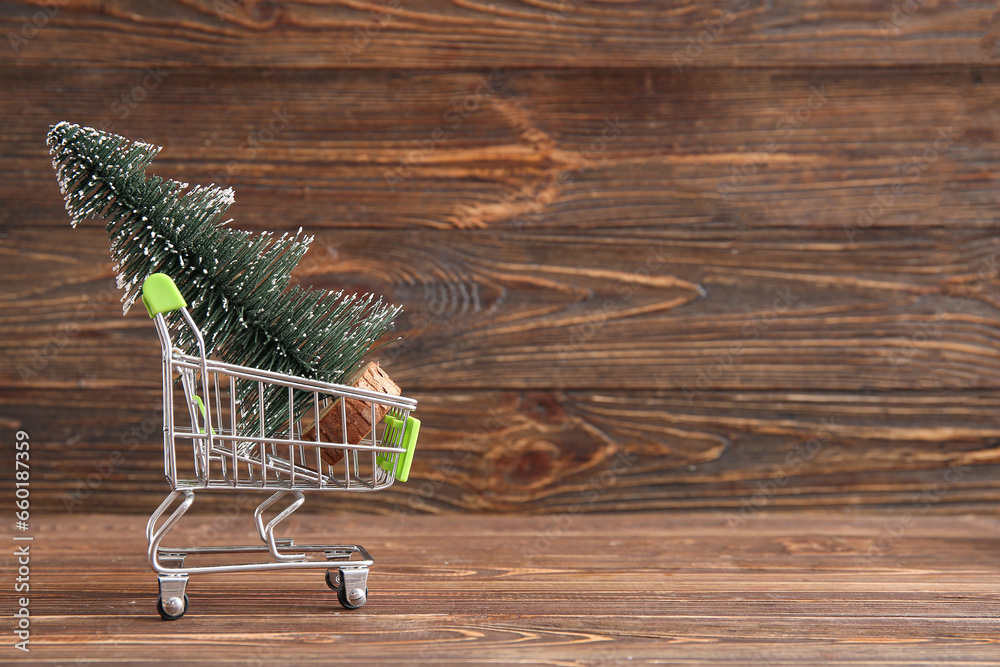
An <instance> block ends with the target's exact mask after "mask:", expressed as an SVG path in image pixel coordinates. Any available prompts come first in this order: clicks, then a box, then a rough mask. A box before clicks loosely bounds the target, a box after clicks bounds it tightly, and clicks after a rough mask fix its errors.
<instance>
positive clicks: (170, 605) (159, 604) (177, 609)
mask: <svg viewBox="0 0 1000 667" xmlns="http://www.w3.org/2000/svg"><path fill="white" fill-rule="evenodd" d="M187 610H188V596H187V593H185V594H184V600H183V602H182V601H181V599H180V598H167V601H166V602H164V601H163V598H162V597H159V598H156V611H158V612H159V613H160V618H162V619H163V620H164V621H176V620H177V619H178V618H180V617H181V616H183V615H184V614H186V613H187Z"/></svg>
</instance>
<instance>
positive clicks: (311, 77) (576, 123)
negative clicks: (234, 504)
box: [0, 0, 1000, 518]
mask: <svg viewBox="0 0 1000 667" xmlns="http://www.w3.org/2000/svg"><path fill="white" fill-rule="evenodd" d="M901 7H902V5H901V4H900V3H896V4H893V3H891V2H877V3H862V2H853V1H852V2H848V1H846V0H845V1H842V2H834V3H825V2H811V1H810V2H795V3H793V2H781V1H777V0H774V1H772V2H758V1H756V0H750V1H748V2H745V1H743V0H740V1H736V0H733V1H732V2H729V3H728V4H727V3H722V2H720V3H716V4H712V3H702V4H698V5H695V3H678V2H652V1H648V2H647V1H644V0H639V1H637V2H627V3H608V2H584V1H583V0H581V1H580V2H571V1H570V0H563V2H562V3H561V4H560V3H559V2H550V3H546V2H539V3H522V2H506V1H499V2H495V3H492V4H488V5H487V4H476V3H464V2H463V3H442V2H429V1H426V2H408V1H404V0H399V2H389V3H383V4H379V3H355V2H331V3H322V2H321V3H301V4H300V3H273V2H272V3H265V2H261V3H237V2H235V1H233V2H230V1H229V0H220V2H216V3H210V2H157V3H139V2H124V1H119V2H102V3H94V2H87V1H84V0H65V1H60V2H56V3H48V4H46V3H24V2H0V34H2V35H4V36H5V39H4V40H3V41H4V43H2V44H0V90H2V91H3V95H2V96H0V119H2V121H3V122H2V123H0V256H2V260H0V281H2V282H0V284H2V285H3V289H2V293H0V359H2V366H0V424H3V426H4V428H5V430H7V431H9V432H13V431H14V430H17V429H24V430H26V431H28V432H29V433H30V434H31V437H32V443H33V450H32V451H33V452H34V453H35V458H34V459H33V465H34V472H33V475H35V476H34V477H33V480H37V481H38V482H39V486H38V487H37V488H36V490H35V494H36V495H35V496H34V502H35V503H36V504H35V507H36V508H37V509H51V510H57V511H61V510H64V509H69V510H72V511H84V510H86V511H120V510H123V509H125V510H143V511H144V510H146V509H149V508H151V507H152V506H153V505H154V504H155V503H156V501H157V499H158V498H159V497H161V496H162V494H163V493H164V492H165V484H164V482H163V479H162V468H161V465H162V458H161V453H160V443H159V442H158V441H157V434H156V431H157V430H158V428H159V425H158V424H156V423H155V422H156V417H157V415H156V413H155V410H156V408H157V407H158V405H159V386H160V385H159V377H158V374H159V364H158V358H159V354H160V352H159V346H158V343H157V341H156V337H155V334H154V332H153V330H152V327H151V326H150V324H149V322H148V320H147V319H146V318H145V317H144V316H142V315H140V314H139V313H137V312H131V313H130V314H129V315H128V316H127V317H124V318H123V317H122V316H121V313H120V307H119V306H118V304H117V298H118V295H117V293H116V292H115V290H114V289H112V287H111V283H110V281H111V279H112V276H113V272H112V270H111V262H110V260H109V255H108V244H107V239H106V236H105V234H104V231H103V225H101V224H100V223H97V222H92V223H89V224H84V225H81V227H80V228H78V229H76V230H73V229H70V227H69V224H68V217H67V216H66V214H65V212H64V210H63V206H62V199H61V197H60V195H59V191H58V187H57V185H56V182H55V175H54V172H53V170H52V167H51V164H50V159H49V157H48V155H47V152H46V148H45V143H44V137H45V133H46V131H47V128H48V127H49V126H50V125H51V124H53V123H55V122H58V121H60V120H69V121H72V122H78V123H82V124H87V125H93V126H98V127H107V128H109V129H111V130H113V131H116V132H119V133H122V134H126V135H127V136H130V137H132V138H134V139H138V138H142V139H145V140H147V141H150V142H153V143H156V144H158V145H161V146H163V147H164V150H163V152H162V153H161V156H160V158H159V159H158V160H157V161H156V162H155V163H154V167H153V171H155V173H158V174H160V175H162V176H168V177H173V178H177V179H180V180H183V181H186V182H190V183H209V182H215V183H219V184H222V185H232V186H233V187H234V188H235V189H236V195H237V203H236V204H235V205H234V206H233V207H232V208H231V209H230V215H231V216H232V217H233V218H234V219H235V222H234V223H233V224H234V225H235V226H237V227H239V228H244V229H253V230H262V229H272V230H277V231H281V230H295V229H298V228H299V227H302V228H303V229H304V230H305V231H306V232H308V233H310V234H315V235H316V237H317V238H316V242H315V243H314V245H313V247H312V249H311V250H310V252H309V254H308V255H307V256H306V257H305V259H304V260H303V261H302V263H301V264H300V267H299V270H298V271H297V273H296V279H297V280H298V281H299V282H301V283H302V284H306V285H309V284H311V285H315V286H317V287H323V288H329V289H341V288H347V289H350V290H371V291H375V292H378V293H380V294H384V295H385V296H386V297H387V298H389V299H390V300H392V301H394V302H397V303H401V304H402V305H403V306H404V308H405V313H404V314H403V316H402V317H401V318H400V320H399V322H398V326H397V331H396V332H395V334H396V335H401V336H403V338H404V342H403V343H399V344H396V345H395V346H393V347H390V348H387V349H386V350H384V351H383V352H382V353H381V354H380V355H379V357H380V359H381V360H382V362H383V365H384V366H385V367H386V368H387V369H388V370H389V372H390V374H391V375H392V377H393V378H394V379H395V380H396V381H397V382H398V383H399V384H400V385H401V386H402V387H403V389H404V392H405V393H407V394H408V395H412V396H414V397H415V398H417V399H419V400H420V401H421V408H420V416H421V417H422V418H423V420H424V430H423V431H422V440H421V449H420V453H419V455H418V457H417V461H416V463H415V467H414V474H413V476H412V480H413V481H411V482H410V483H409V484H406V485H397V486H394V487H393V489H392V490H391V491H390V492H387V493H383V494H376V495H373V496H368V497H364V498H361V499H357V498H349V499H345V498H340V497H335V498H321V497H319V496H316V497H315V498H314V499H313V500H311V503H312V504H313V506H321V507H334V506H335V507H349V508H352V509H365V510H372V511H379V512H389V511H392V509H393V508H398V507H400V506H402V507H409V508H412V509H414V510H415V511H431V512H446V511H454V510H496V511H503V512H552V511H563V510H565V509H566V508H567V507H574V506H577V505H579V504H580V503H583V509H584V510H586V511H591V510H644V509H654V508H657V509H664V508H675V509H680V508H692V507H714V508H722V509H725V510H726V511H727V512H730V513H731V516H734V517H737V518H738V517H739V516H741V514H742V515H745V514H747V513H752V512H754V511H756V510H757V509H759V508H761V507H765V506H766V507H770V508H776V507H788V508H798V507H806V506H818V505H822V506H833V507H839V506H845V505H857V504H862V505H866V506H867V505H871V506H889V505H891V506H910V505H911V504H913V503H921V506H924V504H926V506H927V511H933V512H949V511H968V510H970V509H974V510H977V511H994V510H995V508H996V501H997V496H998V492H1000V483H998V482H997V481H996V473H997V470H998V467H997V466H998V464H1000V425H998V423H997V419H996V415H997V413H998V407H1000V405H998V404H1000V395H998V393H997V389H998V387H1000V355H998V348H997V323H998V313H997V309H998V306H1000V278H998V273H1000V258H998V257H997V250H998V247H1000V237H998V236H997V234H996V232H997V229H998V227H1000V223H998V219H997V210H998V209H997V204H998V200H1000V190H998V188H997V177H996V165H997V162H998V160H1000V141H998V135H997V129H996V128H997V127H998V120H1000V112H998V109H1000V76H998V74H1000V69H998V67H997V62H996V59H995V58H996V55H997V53H996V52H997V50H998V49H1000V45H998V44H997V39H998V37H1000V20H998V19H997V11H996V7H995V5H994V4H993V3H987V2H980V3H976V2H972V3H967V2H963V3H958V2H944V1H942V2H936V3H930V2H929V3H924V4H919V5H918V6H917V8H916V9H915V10H914V11H913V12H911V13H906V11H904V10H903V9H901ZM907 7H910V8H912V6H910V5H907ZM372 12H374V13H372ZM727 12H732V13H727ZM373 22H374V23H373ZM720 26H721V27H720ZM359 31H360V32H359ZM366 31H367V34H366ZM355 39H357V40H358V41H357V42H355ZM11 442H12V438H7V439H6V441H5V442H4V444H3V445H2V447H3V448H4V451H9V450H10V449H11V448H12V445H11ZM2 474H3V476H4V478H5V479H9V477H10V475H11V473H10V471H9V468H8V467H7V466H4V467H3V473H2ZM928 494H930V495H928ZM928 497H930V498H931V499H932V501H933V502H925V501H926V500H927V498H928ZM224 501H225V499H224V498H222V497H218V498H217V502H218V503H223V502H224Z"/></svg>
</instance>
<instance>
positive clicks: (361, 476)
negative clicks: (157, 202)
mask: <svg viewBox="0 0 1000 667" xmlns="http://www.w3.org/2000/svg"><path fill="white" fill-rule="evenodd" d="M143 303H144V304H145V305H146V309H147V312H149V314H150V317H152V318H153V319H154V322H155V325H156V331H157V334H158V335H159V338H160V343H161V345H162V349H163V357H162V360H163V421H164V424H163V435H164V447H163V469H164V474H165V476H166V479H167V482H168V483H169V484H170V489H171V491H170V493H169V494H168V495H167V497H166V498H165V499H164V501H163V502H162V503H161V504H160V506H159V507H158V508H157V509H156V510H155V511H154V512H153V514H152V515H151V516H150V517H149V521H148V522H147V524H146V541H147V543H148V545H149V549H148V556H149V563H150V565H151V566H152V568H153V570H154V571H155V572H156V573H157V576H158V578H159V597H158V599H157V604H156V607H157V611H158V612H159V613H160V616H161V617H162V618H164V619H167V620H174V619H178V618H180V617H181V616H183V615H184V613H185V612H186V611H187V608H188V597H187V595H186V594H185V590H186V587H187V581H188V577H189V575H192V574H202V573H205V574H209V573H225V572H249V571H260V570H275V569H305V568H316V569H326V570H327V572H326V582H327V585H328V586H330V587H331V588H333V589H334V590H336V591H337V598H338V600H339V601H340V603H341V605H343V606H344V607H345V608H347V609H356V608H358V607H360V606H361V605H363V604H365V602H366V601H367V598H368V586H367V583H368V569H369V568H370V567H371V566H372V565H373V563H374V561H373V559H372V557H371V556H370V555H369V553H368V552H367V551H366V550H365V549H364V547H362V546H360V545H356V544H338V545H296V544H295V543H294V542H293V540H292V539H289V538H279V537H276V535H275V529H276V528H277V526H278V525H279V524H280V523H281V522H282V521H284V520H285V519H287V518H288V517H289V516H290V515H291V514H292V513H293V512H294V511H295V510H297V509H298V508H299V507H301V506H302V504H303V503H304V502H305V495H304V492H306V491H330V492H332V491H352V492H370V491H379V490H381V489H385V488H388V487H389V486H391V485H392V484H393V482H394V481H396V479H397V478H398V479H400V481H405V480H406V477H407V475H408V472H409V463H410V460H411V458H412V454H413V448H414V447H415V444H416V436H417V431H418V430H419V425H420V422H419V420H417V419H416V418H415V417H411V416H410V412H411V411H412V410H414V409H416V407H417V402H416V401H415V400H413V399H410V398H406V397H402V396H391V395H389V394H383V393H379V392H374V391H368V390H365V389H358V388H355V387H349V386H345V385H338V384H332V383H326V382H317V381H313V380H307V379H303V378H299V377H295V376H291V375H285V374H282V373H274V372H270V371H265V370H260V369H255V368H248V367H246V366H238V365H234V364H227V363H222V362H219V361H216V360H213V359H209V358H208V356H207V355H206V351H205V350H206V348H205V341H204V338H203V336H202V334H201V331H200V330H199V328H198V326H197V325H196V324H195V322H194V320H193V319H192V317H191V315H190V313H189V312H188V310H187V307H186V306H187V304H186V303H185V302H184V300H183V298H182V297H181V295H180V293H179V292H178V291H177V288H176V287H175V286H174V284H173V282H172V281H171V280H170V279H169V278H168V277H167V276H165V275H163V274H153V275H152V276H150V277H149V278H148V279H147V281H146V283H144V285H143ZM174 311H178V312H179V313H180V320H179V321H180V322H183V323H184V324H185V325H186V327H187V328H188V330H189V331H190V333H191V335H192V337H193V340H194V341H195V342H196V344H197V347H198V351H199V354H198V355H190V354H185V353H184V352H182V351H181V350H179V349H176V348H175V347H174V344H173V339H172V337H171V330H170V326H169V325H168V323H167V320H166V318H165V317H164V315H165V314H168V313H170V312H174ZM177 378H179V380H180V382H179V386H178V383H177V382H176V381H175V379H177ZM175 394H176V396H175ZM285 396H287V413H286V414H287V415H289V416H290V419H286V420H285V424H284V425H283V426H282V427H281V428H279V429H277V432H271V431H273V430H274V429H273V428H270V429H269V428H266V427H265V412H266V409H265V408H266V406H269V405H273V404H274V403H275V401H276V400H280V401H282V405H283V402H284V400H285ZM248 397H253V398H255V399H256V400H252V399H248ZM348 400H351V401H363V402H364V403H365V404H367V405H368V406H369V407H370V409H371V421H370V423H371V424H377V427H376V428H372V430H371V431H370V432H369V433H368V435H367V436H365V437H364V438H363V439H362V440H361V441H359V442H347V441H346V438H347V436H346V435H344V436H342V439H344V440H345V441H344V442H328V441H324V440H323V429H321V428H318V427H315V426H316V425H318V424H319V423H320V415H321V411H323V410H325V409H327V408H328V406H330V405H334V406H335V405H336V403H337V401H339V403H340V413H341V415H340V416H341V428H340V433H341V434H346V433H348V429H347V413H346V404H347V401H348ZM376 406H381V407H380V409H379V410H378V412H385V413H386V417H385V418H384V420H383V421H381V422H379V421H378V420H377V419H376V414H377V412H376ZM333 411H334V414H335V413H336V408H334V409H333ZM310 424H311V425H313V426H314V428H312V429H310V427H309V425H310ZM310 430H311V431H312V432H313V435H311V436H310V438H309V439H304V434H305V433H308V432H309V431H310ZM334 450H336V454H337V456H329V455H330V454H333V453H334ZM324 454H327V455H328V456H324ZM338 457H339V458H338ZM330 459H338V460H337V462H336V463H335V464H331V463H329V462H328V461H329V460H330ZM227 490H228V491H230V492H234V491H239V492H247V491H273V493H272V494H271V495H270V496H269V497H267V498H266V499H265V500H264V501H263V502H261V503H260V504H259V505H258V506H257V508H256V509H255V511H254V514H253V518H254V525H255V526H256V529H257V535H258V537H259V538H260V540H261V543H260V544H256V545H248V546H188V547H166V546H163V545H162V542H163V540H164V538H165V537H166V536H167V534H168V533H169V532H170V530H171V529H173V528H174V527H175V526H176V525H177V523H178V521H180V519H181V517H183V516H184V514H185V513H186V512H187V511H188V509H190V507H191V505H192V504H193V503H194V500H195V495H196V494H197V493H198V492H203V491H227ZM281 501H285V502H281ZM282 505H284V507H283V509H282ZM272 506H274V507H275V508H277V509H280V511H278V512H277V513H276V514H275V515H274V516H273V517H271V518H269V519H267V518H266V515H269V514H270V513H269V510H270V509H271V508H272ZM171 508H173V509H172V511H170V512H169V514H168V510H171ZM164 517H166V518H164ZM241 554H256V555H257V558H261V557H264V556H269V557H270V560H269V561H264V562H261V561H259V560H258V561H251V562H233V561H234V558H233V557H234V556H239V555H241ZM188 557H196V558H199V559H200V558H204V557H215V558H216V559H221V560H222V561H224V562H222V563H220V564H211V565H197V566H191V565H186V564H185V559H187V558H188ZM248 558H249V557H248Z"/></svg>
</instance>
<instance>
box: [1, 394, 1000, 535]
mask: <svg viewBox="0 0 1000 667" xmlns="http://www.w3.org/2000/svg"><path fill="white" fill-rule="evenodd" d="M410 395H412V396H413V397H414V398H416V399H417V400H418V401H419V402H420V405H419V409H418V411H417V415H418V416H419V417H420V418H421V419H422V421H423V427H422V429H421V433H420V442H419V447H418V452H417V455H416V457H415V459H414V464H413V470H412V472H411V474H410V481H409V482H407V483H406V484H402V483H399V484H395V485H394V486H392V487H391V488H390V489H389V490H387V491H384V492H380V493H376V494H363V495H357V494H336V493H333V494H323V493H311V494H309V498H308V501H307V506H308V507H311V508H313V509H324V510H327V509H334V508H349V509H352V510H357V511H367V512H377V513H384V514H389V513H399V512H402V513H404V514H410V513H427V512H431V513H452V512H456V511H468V510H473V511H491V512H494V511H501V512H515V513H557V514H559V513H561V514H570V515H576V514H580V513H590V512H597V511H627V510H650V509H695V508H706V507H709V508H720V509H724V510H725V511H726V512H727V516H728V517H729V518H730V519H731V520H732V521H733V522H734V523H735V524H739V525H742V524H743V523H745V522H746V521H748V520H749V519H751V518H752V517H753V516H755V515H756V514H757V513H758V512H760V511H762V510H764V509H777V508H781V509H803V508H809V507H820V506H832V507H845V506H846V507H885V506H894V507H896V508H898V509H899V510H900V511H905V512H909V513H911V514H914V515H924V514H938V513H953V512H961V511H970V510H981V509H984V508H989V507H991V506H994V504H995V503H996V502H997V501H998V499H1000V482H998V481H997V471H998V469H1000V427H998V426H997V424H996V418H995V416H996V414H997V411H998V410H1000V398H998V397H997V395H996V392H962V393H950V392H942V393H933V392H896V393H880V394H873V395H862V394H842V393H813V392H791V391H782V392H778V391H776V392H749V391H743V392H718V391H717V392H712V393H710V394H706V395H703V396H699V397H698V398H697V399H696V400H694V401H692V402H689V400H688V398H687V397H686V396H684V394H682V393H680V392H649V391H635V392H615V391H577V392H552V391H524V392H497V391H447V392H446V391H436V392H427V391H415V392H411V394H410ZM160 400H161V399H160V392H159V389H158V388H147V389H130V390H123V389H108V388H103V389H96V388H88V387H81V388H78V389H73V390H63V391H61V392H55V391H52V390H38V389H25V390H9V389H8V390H3V391H2V392H0V406H2V407H0V420H2V423H3V425H4V427H5V428H7V429H8V430H9V431H10V432H13V431H15V430H24V431H26V432H27V433H28V434H29V435H30V442H31V443H32V449H31V452H32V460H31V465H32V480H36V481H37V482H38V484H36V485H35V486H33V487H32V489H33V491H32V507H33V508H35V510H36V511H39V512H64V511H68V512H71V513H74V514H79V513H81V512H89V511H127V510H140V509H145V510H147V511H152V509H153V508H155V506H156V505H157V504H158V503H159V501H160V499H161V498H162V497H163V496H164V495H165V494H166V493H167V490H168V489H167V484H166V482H165V481H164V478H163V455H162V436H161V427H162V417H161V415H160V413H159V411H158V409H159V407H160ZM179 456H180V457H181V458H182V459H183V458H186V457H187V454H186V453H185V452H184V451H181V452H179ZM12 474H13V473H12V471H11V470H10V469H9V468H5V470H4V473H3V479H4V483H5V484H7V483H8V482H9V480H10V477H11V476H12ZM7 488H11V487H9V486H8V487H7ZM237 495H239V496H240V497H239V499H238V500H237V498H236V497H237ZM259 495H260V494H259V493H256V494H255V493H253V492H248V493H245V494H244V493H243V492H240V493H239V494H236V493H229V494H226V493H217V494H207V497H206V498H205V499H203V500H200V501H199V507H208V508H212V509H213V510H214V511H222V509H223V508H225V507H228V506H233V504H234V502H235V503H236V506H239V505H240V504H241V503H242V504H247V503H250V502H259V499H258V500H257V501H252V498H254V497H257V496H259ZM244 509H245V508H244Z"/></svg>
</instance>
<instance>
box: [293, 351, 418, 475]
mask: <svg viewBox="0 0 1000 667" xmlns="http://www.w3.org/2000/svg"><path fill="white" fill-rule="evenodd" d="M347 384H350V385H351V386H352V387H357V388H359V389H368V390H371V391H378V392H382V393H383V394H390V395H392V396H399V395H400V394H401V393H402V390H401V389H400V388H399V385H397V384H396V383H395V382H393V381H392V378H390V377H389V376H388V375H386V373H385V371H383V370H382V368H381V367H380V366H379V365H378V362H377V361H372V362H370V363H369V364H368V365H367V366H364V367H363V368H361V369H360V370H359V371H358V372H357V373H355V374H354V375H353V376H352V377H351V379H350V380H348V382H347ZM343 400H344V399H338V400H337V401H335V402H334V403H333V404H332V405H329V406H327V407H326V409H325V410H323V412H322V413H320V416H319V433H320V439H321V440H322V441H323V442H334V443H336V442H346V443H348V444H357V443H359V442H361V440H362V439H363V438H364V437H365V436H366V435H368V434H369V433H370V432H371V430H372V428H373V427H374V426H375V424H377V423H378V422H380V421H381V420H382V418H383V417H385V415H386V413H387V412H388V411H389V408H388V407H387V406H385V405H382V404H380V403H375V404H374V405H375V423H374V424H373V423H372V421H371V419H372V404H371V403H369V402H368V401H362V400H358V399H354V398H349V399H347V403H346V406H345V408H344V409H345V413H346V415H347V438H346V440H345V439H344V434H343V433H342V432H341V408H340V404H341V401H343ZM315 438H316V428H315V424H313V423H312V422H311V421H309V422H308V423H307V421H306V419H305V418H303V419H302V439H303V440H314V439H315ZM343 458H344V450H342V449H332V448H325V449H323V460H324V461H326V462H327V463H329V464H330V465H334V464H336V463H339V462H340V460H341V459H343Z"/></svg>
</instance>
